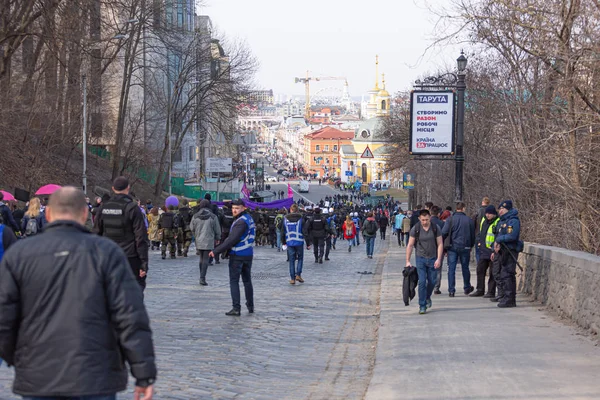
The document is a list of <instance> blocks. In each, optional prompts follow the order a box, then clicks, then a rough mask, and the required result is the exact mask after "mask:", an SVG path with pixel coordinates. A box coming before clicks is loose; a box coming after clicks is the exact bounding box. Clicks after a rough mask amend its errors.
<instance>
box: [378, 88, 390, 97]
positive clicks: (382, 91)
mask: <svg viewBox="0 0 600 400" xmlns="http://www.w3.org/2000/svg"><path fill="white" fill-rule="evenodd" d="M377 96H379V97H390V93H389V92H388V91H387V90H385V89H381V90H380V91H379V93H378V94H377Z"/></svg>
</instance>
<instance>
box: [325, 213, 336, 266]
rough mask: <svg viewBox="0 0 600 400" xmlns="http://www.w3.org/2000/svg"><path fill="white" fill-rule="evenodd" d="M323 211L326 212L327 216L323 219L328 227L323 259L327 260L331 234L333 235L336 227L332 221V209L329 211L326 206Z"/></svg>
mask: <svg viewBox="0 0 600 400" xmlns="http://www.w3.org/2000/svg"><path fill="white" fill-rule="evenodd" d="M331 210H333V209H331ZM325 212H326V213H328V214H327V215H325V217H326V218H327V219H326V220H325V221H326V224H327V228H328V234H327V236H326V237H325V261H329V253H330V252H331V247H332V246H333V236H335V232H336V227H335V222H334V221H333V215H332V214H331V213H332V211H329V209H327V208H326V209H325Z"/></svg>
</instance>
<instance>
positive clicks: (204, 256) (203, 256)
mask: <svg viewBox="0 0 600 400" xmlns="http://www.w3.org/2000/svg"><path fill="white" fill-rule="evenodd" d="M211 251H212V250H199V252H200V280H201V281H204V280H206V272H207V271H208V260H209V258H210V257H209V256H208V254H209V253H210V252H211Z"/></svg>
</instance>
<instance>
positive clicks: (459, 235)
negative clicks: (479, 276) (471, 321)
mask: <svg viewBox="0 0 600 400" xmlns="http://www.w3.org/2000/svg"><path fill="white" fill-rule="evenodd" d="M442 236H443V237H444V240H445V239H446V238H447V237H448V236H449V237H450V243H451V246H450V248H448V294H449V296H450V297H454V293H455V292H456V264H457V263H458V260H459V258H460V265H461V267H462V275H463V283H464V286H463V289H464V293H465V295H469V293H471V292H472V291H473V290H475V288H474V287H473V286H471V272H470V271H469V261H470V258H471V248H472V247H473V246H474V245H475V223H474V222H473V220H472V219H471V218H469V217H468V216H467V215H466V214H465V203H462V202H459V203H457V204H456V212H455V213H454V215H452V217H450V218H448V220H447V221H446V223H445V224H444V229H442Z"/></svg>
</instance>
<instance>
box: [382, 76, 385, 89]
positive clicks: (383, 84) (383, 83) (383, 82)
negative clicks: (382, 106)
mask: <svg viewBox="0 0 600 400" xmlns="http://www.w3.org/2000/svg"><path fill="white" fill-rule="evenodd" d="M381 86H383V90H385V74H384V73H382V74H381Z"/></svg>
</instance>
